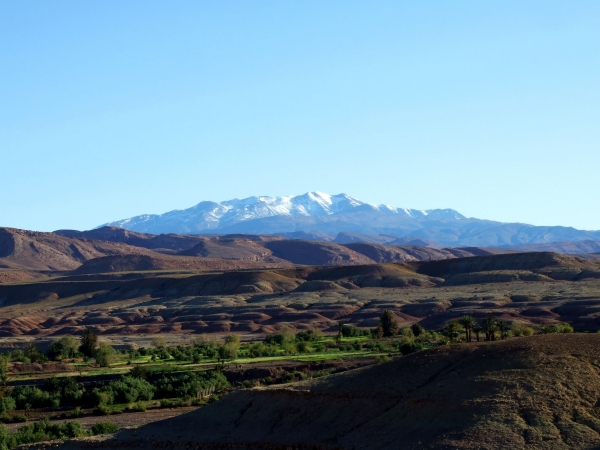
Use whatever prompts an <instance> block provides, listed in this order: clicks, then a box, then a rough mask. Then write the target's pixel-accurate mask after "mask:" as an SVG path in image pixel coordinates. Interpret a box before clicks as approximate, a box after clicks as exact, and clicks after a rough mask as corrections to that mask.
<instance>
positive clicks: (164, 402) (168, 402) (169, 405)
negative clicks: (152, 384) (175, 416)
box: [160, 398, 173, 408]
mask: <svg viewBox="0 0 600 450" xmlns="http://www.w3.org/2000/svg"><path fill="white" fill-rule="evenodd" d="M160 407H161V408H173V402H172V401H171V400H168V399H166V398H165V399H162V400H161V401H160Z"/></svg>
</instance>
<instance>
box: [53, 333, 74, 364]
mask: <svg viewBox="0 0 600 450" xmlns="http://www.w3.org/2000/svg"><path fill="white" fill-rule="evenodd" d="M78 349H79V342H78V341H77V339H76V338H75V337H74V336H63V337H61V338H60V339H55V340H54V341H52V343H51V344H50V348H49V349H48V352H47V354H48V358H50V359H53V360H61V359H64V358H73V357H75V354H76V353H77V350H78Z"/></svg>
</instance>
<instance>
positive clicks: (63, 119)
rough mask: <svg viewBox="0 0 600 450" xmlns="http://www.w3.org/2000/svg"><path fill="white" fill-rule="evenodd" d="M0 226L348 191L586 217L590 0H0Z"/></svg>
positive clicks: (486, 214)
mask: <svg viewBox="0 0 600 450" xmlns="http://www.w3.org/2000/svg"><path fill="white" fill-rule="evenodd" d="M0 167H1V171H0V195H1V198H2V200H1V203H0V226H12V227H18V228H26V229H35V230H44V231H50V230H54V229H59V228H75V229H89V228H92V227H94V226H97V225H99V224H101V223H104V222H107V221H111V220H116V219H122V218H125V217H130V216H133V215H138V214H142V213H162V212H166V211H169V210H172V209H176V208H186V207H190V206H192V205H194V204H196V203H198V202H199V201H202V200H216V201H219V200H227V199H231V198H235V197H239V198H242V197H247V196H251V195H273V196H275V195H286V194H300V193H304V192H306V191H310V190H320V191H324V192H328V193H331V194H336V193H340V192H344V193H347V194H350V195H353V196H355V197H357V198H359V199H361V200H363V201H367V202H372V203H387V204H391V205H394V206H401V207H410V208H420V209H421V208H423V209H424V208H454V209H456V210H458V211H460V212H461V213H463V214H465V215H467V216H472V217H478V218H485V219H493V220H501V221H518V222H526V223H532V224H536V225H569V226H575V227H578V228H583V229H594V230H596V229H600V208H598V197H599V193H600V175H599V172H600V170H599V168H600V2H598V1H587V2H586V1H567V0H565V1H561V2H556V1H551V0H543V1H523V0H518V1H508V0H506V1H481V0H476V1H459V0H453V1H400V0H393V1H366V0H364V1H351V0H343V1H333V0H318V1H309V0H301V1H291V0H286V1H272V2H267V1H259V0H257V1H226V0H218V1H198V0H195V1H172V2H171V1H170V2H165V1H149V0H144V1H133V0H129V1H126V2H122V1H96V2H89V1H80V0H77V1H59V0H54V1H17V0H4V1H2V2H0Z"/></svg>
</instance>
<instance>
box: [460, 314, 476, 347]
mask: <svg viewBox="0 0 600 450" xmlns="http://www.w3.org/2000/svg"><path fill="white" fill-rule="evenodd" d="M460 324H461V325H462V326H463V327H464V328H465V337H466V338H467V342H471V331H472V330H473V327H474V326H475V325H477V322H475V319H473V317H471V316H464V317H463V318H462V319H460Z"/></svg>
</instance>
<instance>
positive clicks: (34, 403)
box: [10, 386, 60, 409]
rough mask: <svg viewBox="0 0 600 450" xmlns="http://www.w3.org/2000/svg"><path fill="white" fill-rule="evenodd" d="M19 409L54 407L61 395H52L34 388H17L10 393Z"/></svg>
mask: <svg viewBox="0 0 600 450" xmlns="http://www.w3.org/2000/svg"><path fill="white" fill-rule="evenodd" d="M10 396H11V397H12V398H13V399H14V400H15V402H16V407H17V409H29V408H43V407H47V406H52V404H53V400H55V399H59V400H60V394H59V393H50V392H47V391H43V390H41V389H40V388H37V387H34V386H16V387H15V388H13V389H12V391H11V392H10Z"/></svg>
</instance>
